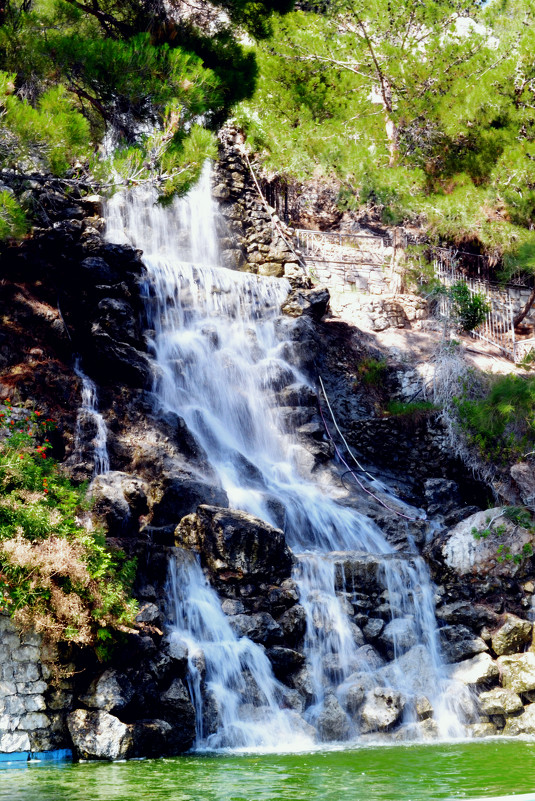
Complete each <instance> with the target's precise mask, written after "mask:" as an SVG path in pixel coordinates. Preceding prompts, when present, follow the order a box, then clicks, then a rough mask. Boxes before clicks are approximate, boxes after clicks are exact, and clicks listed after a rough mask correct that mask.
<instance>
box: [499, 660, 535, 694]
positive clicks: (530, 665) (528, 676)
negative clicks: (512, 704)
mask: <svg viewBox="0 0 535 801" xmlns="http://www.w3.org/2000/svg"><path fill="white" fill-rule="evenodd" d="M496 661H497V663H498V665H499V667H500V673H501V677H502V684H503V686H504V687H506V688H507V689H508V690H513V692H515V693H525V692H529V691H530V690H535V653H532V652H531V651H528V652H527V653H525V654H512V655H509V656H499V657H498V659H497V660H496Z"/></svg>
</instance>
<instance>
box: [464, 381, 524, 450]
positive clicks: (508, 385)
mask: <svg viewBox="0 0 535 801" xmlns="http://www.w3.org/2000/svg"><path fill="white" fill-rule="evenodd" d="M489 382H490V383H489V389H488V391H487V392H486V393H485V394H484V395H483V397H480V398H479V399H471V400H467V399H462V398H461V399H458V400H457V404H456V407H457V415H458V419H459V424H460V426H461V428H462V430H463V431H464V433H465V435H466V437H467V439H468V441H469V442H470V443H471V444H473V445H474V446H475V447H476V448H477V450H478V451H479V453H480V455H481V456H482V458H483V459H484V460H486V461H489V462H492V461H495V462H498V463H501V464H505V463H507V462H509V461H511V460H515V459H518V458H519V457H521V456H522V455H523V454H524V453H526V452H527V451H529V450H532V449H533V448H534V447H535V376H528V377H526V378H522V377H520V376H517V375H506V376H496V377H492V378H490V379H489Z"/></svg>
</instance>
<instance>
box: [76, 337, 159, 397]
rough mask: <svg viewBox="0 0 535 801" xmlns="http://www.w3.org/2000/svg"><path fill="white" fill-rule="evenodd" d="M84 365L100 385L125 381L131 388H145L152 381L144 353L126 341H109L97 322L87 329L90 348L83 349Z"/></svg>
mask: <svg viewBox="0 0 535 801" xmlns="http://www.w3.org/2000/svg"><path fill="white" fill-rule="evenodd" d="M83 356H84V363H85V364H87V366H88V370H89V372H90V374H91V375H92V376H94V377H95V379H96V380H97V381H98V383H102V384H111V385H114V384H116V382H117V381H122V382H125V383H126V384H129V385H131V386H133V387H141V388H144V387H147V386H149V385H150V383H151V381H152V365H151V362H150V360H149V357H148V356H147V354H146V353H143V352H142V351H140V350H138V349H137V348H135V347H134V346H133V345H131V344H129V343H128V342H119V341H118V340H116V339H113V338H112V337H111V336H110V335H109V334H108V333H106V331H104V330H103V329H102V327H101V326H100V325H99V324H98V323H94V324H93V326H92V329H91V349H89V348H88V349H84V352H83Z"/></svg>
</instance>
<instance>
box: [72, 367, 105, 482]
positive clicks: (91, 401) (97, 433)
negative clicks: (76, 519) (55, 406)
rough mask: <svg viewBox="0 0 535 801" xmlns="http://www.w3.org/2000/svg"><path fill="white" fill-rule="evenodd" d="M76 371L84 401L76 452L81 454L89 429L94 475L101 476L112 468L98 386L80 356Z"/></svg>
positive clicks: (75, 439) (77, 430)
mask: <svg viewBox="0 0 535 801" xmlns="http://www.w3.org/2000/svg"><path fill="white" fill-rule="evenodd" d="M74 372H75V373H76V375H77V376H78V378H79V379H80V381H81V382H82V402H81V404H80V408H79V409H78V414H77V417H76V428H75V432H74V449H75V453H76V454H78V455H79V456H81V454H82V449H83V444H84V432H85V430H86V429H89V430H90V432H91V434H92V438H91V442H90V446H91V450H92V457H93V475H94V476H100V475H102V474H103V473H108V472H109V469H110V459H109V456H108V429H107V427H106V422H105V420H104V418H103V417H102V415H101V414H100V412H99V411H98V396H97V387H96V385H95V383H94V381H91V379H90V378H89V376H87V375H86V374H85V373H84V371H83V370H82V367H81V362H80V358H79V357H76V359H75V362H74Z"/></svg>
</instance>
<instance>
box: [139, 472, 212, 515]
mask: <svg viewBox="0 0 535 801" xmlns="http://www.w3.org/2000/svg"><path fill="white" fill-rule="evenodd" d="M207 501H208V502H210V504H211V505H212V504H213V506H218V507H222V508H223V507H228V496H227V493H226V492H225V490H224V489H222V488H221V487H217V486H214V485H213V484H210V483H209V482H207V481H201V480H200V479H195V478H191V477H190V476H187V475H167V476H165V477H164V478H163V480H162V482H161V484H160V486H159V487H158V500H157V501H155V503H154V504H153V507H152V518H151V525H153V526H168V525H173V526H176V525H178V523H179V522H180V521H181V520H182V518H183V517H185V516H186V515H189V514H191V513H192V512H195V511H196V509H197V507H198V506H200V504H203V503H206V502H207Z"/></svg>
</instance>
